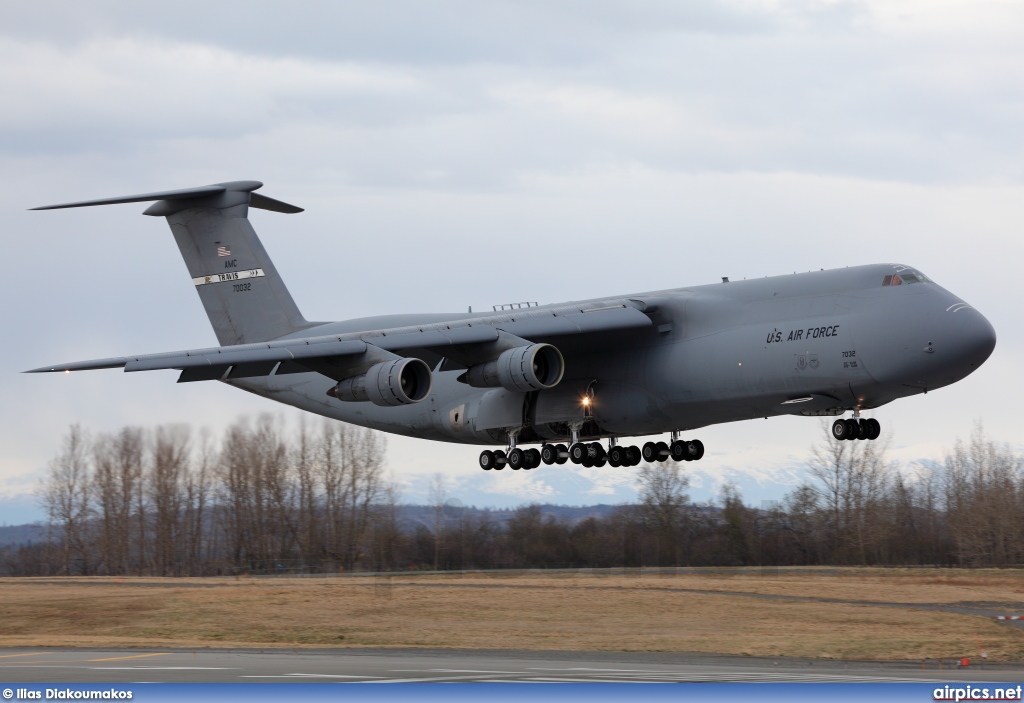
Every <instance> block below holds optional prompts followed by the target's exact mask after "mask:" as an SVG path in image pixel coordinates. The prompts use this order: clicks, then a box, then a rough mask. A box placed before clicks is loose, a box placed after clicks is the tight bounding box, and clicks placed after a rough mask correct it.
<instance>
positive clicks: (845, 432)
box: [832, 420, 850, 441]
mask: <svg viewBox="0 0 1024 703" xmlns="http://www.w3.org/2000/svg"><path fill="white" fill-rule="evenodd" d="M849 435H850V428H849V427H847V425H846V420H836V421H835V422H833V423H832V439H836V440H840V441H842V440H844V439H847V438H848V437H849Z"/></svg>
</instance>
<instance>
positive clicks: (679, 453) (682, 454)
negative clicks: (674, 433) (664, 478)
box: [669, 439, 689, 461]
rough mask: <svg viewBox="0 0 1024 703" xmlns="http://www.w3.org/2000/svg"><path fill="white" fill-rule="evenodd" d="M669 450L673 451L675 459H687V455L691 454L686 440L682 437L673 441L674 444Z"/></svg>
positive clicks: (673, 458)
mask: <svg viewBox="0 0 1024 703" xmlns="http://www.w3.org/2000/svg"><path fill="white" fill-rule="evenodd" d="M669 451H670V452H671V453H672V460H673V461H686V455H687V454H689V451H688V450H687V448H686V442H684V441H683V440H681V439H677V440H676V441H675V442H673V443H672V446H670V447H669Z"/></svg>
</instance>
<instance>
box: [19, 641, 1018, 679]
mask: <svg viewBox="0 0 1024 703" xmlns="http://www.w3.org/2000/svg"><path fill="white" fill-rule="evenodd" d="M261 681H265V682H302V681H309V682H319V683H325V682H338V683H347V682H364V683H405V682H408V683H415V682H476V683H483V682H540V683H558V682H567V683H568V682H605V683H612V682H630V683H635V682H678V683H683V682H708V681H718V682H819V683H821V682H872V681H876V682H922V681H937V682H950V681H1001V682H1010V683H1019V682H1024V662H1021V663H1014V664H990V663H986V664H979V663H973V664H972V665H971V666H970V667H968V668H959V667H958V666H957V664H956V662H955V661H953V660H943V661H937V660H931V661H915V662H906V661H903V662H862V661H831V660H811V659H786V658H754V657H732V656H716V655H704V654H678V653H655V652H650V653H636V652H627V653H621V652H536V651H492V650H456V649H331V650H301V649H300V650H291V649H274V650H270V649H267V650H237V649H236V650H206V649H199V650H194V651H193V650H174V649H159V650H157V649H153V650H140V649H120V650H119V649H0V685H3V684H8V683H97V682H104V683H147V682H174V683H193V682H195V683H212V682H231V683H242V682H250V683H252V682H261Z"/></svg>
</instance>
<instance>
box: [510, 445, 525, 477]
mask: <svg viewBox="0 0 1024 703" xmlns="http://www.w3.org/2000/svg"><path fill="white" fill-rule="evenodd" d="M508 465H509V468H511V469H512V470H513V471H519V469H521V468H523V467H524V466H526V452H524V451H523V450H522V449H520V448H519V447H516V448H515V449H513V450H511V451H510V452H509V453H508Z"/></svg>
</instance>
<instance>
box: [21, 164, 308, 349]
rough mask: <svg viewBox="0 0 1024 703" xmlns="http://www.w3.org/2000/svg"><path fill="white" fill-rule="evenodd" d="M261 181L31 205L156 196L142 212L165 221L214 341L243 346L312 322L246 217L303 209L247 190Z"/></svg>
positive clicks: (95, 202)
mask: <svg viewBox="0 0 1024 703" xmlns="http://www.w3.org/2000/svg"><path fill="white" fill-rule="evenodd" d="M262 185H263V184H262V183H260V182H259V181H233V182H230V183H216V184H214V185H209V186H200V187H197V188H186V189H182V190H173V191H163V192H160V193H147V194H143V195H130V196H124V197H118V198H106V199H102V200H90V201H84V202H77V203H67V204H63V205H50V206H47V207H43V208H34V209H37V210H51V209H58V208H66V207H82V206H87V205H110V204H114V203H129V202H143V201H148V200H156V201H158V202H155V203H154V204H153V205H151V206H150V207H149V208H148V209H147V210H146V211H145V214H147V215H153V216H162V217H166V218H167V222H168V224H169V225H170V227H171V231H172V232H173V233H174V239H175V241H176V242H177V243H178V249H180V250H181V255H182V257H183V258H184V259H185V266H186V267H187V268H188V273H189V276H190V277H191V278H192V283H193V284H194V285H195V287H196V291H197V292H198V293H199V299H200V300H201V301H202V303H203V307H205V308H206V314H207V315H208V316H209V318H210V323H211V324H212V325H213V329H214V332H216V334H217V339H218V341H219V342H220V343H221V344H222V345H227V344H245V343H249V342H263V341H267V340H269V339H274V338H276V337H281V336H283V335H286V334H291V333H293V332H298V331H299V330H302V329H305V328H307V327H310V326H311V324H310V323H309V322H307V321H306V320H305V318H303V317H302V313H300V312H299V309H298V307H297V306H296V305H295V301H294V300H292V296H291V294H290V293H289V292H288V289H287V288H286V287H285V285H284V282H283V281H282V280H281V276H280V275H278V273H277V269H276V268H274V263H273V262H272V261H271V260H270V257H269V256H268V255H267V251H266V249H264V248H263V244H262V243H261V242H260V240H259V237H257V236H256V232H255V230H253V228H252V225H251V224H250V223H249V219H248V215H249V208H250V207H256V208H260V209H264V210H273V211H275V212H283V213H296V212H302V209H301V208H297V207H295V206H294V205H289V204H287V203H283V202H281V201H279V200H274V199H272V198H268V197H266V196H263V195H259V194H257V193H253V192H252V191H254V190H256V189H257V188H260V187H261V186H262Z"/></svg>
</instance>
